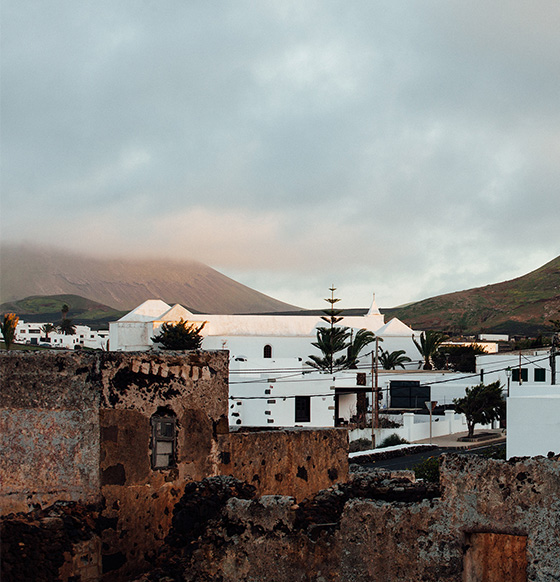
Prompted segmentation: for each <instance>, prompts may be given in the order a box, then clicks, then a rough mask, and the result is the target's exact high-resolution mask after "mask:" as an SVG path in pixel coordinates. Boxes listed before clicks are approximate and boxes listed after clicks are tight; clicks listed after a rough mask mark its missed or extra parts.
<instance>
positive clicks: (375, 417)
mask: <svg viewBox="0 0 560 582" xmlns="http://www.w3.org/2000/svg"><path fill="white" fill-rule="evenodd" d="M378 367H379V338H378V337H376V338H375V355H374V354H371V400H372V402H371V446H372V447H373V448H375V429H376V428H379V374H378Z"/></svg>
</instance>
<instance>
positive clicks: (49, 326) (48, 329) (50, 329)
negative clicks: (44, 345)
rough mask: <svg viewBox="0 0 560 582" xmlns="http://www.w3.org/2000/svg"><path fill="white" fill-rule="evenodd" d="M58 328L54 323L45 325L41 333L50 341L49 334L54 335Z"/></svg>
mask: <svg viewBox="0 0 560 582" xmlns="http://www.w3.org/2000/svg"><path fill="white" fill-rule="evenodd" d="M55 329H56V327H55V326H54V325H53V324H52V323H45V325H42V326H41V331H42V332H43V333H44V334H45V339H46V340H47V341H50V338H49V334H50V333H52V332H53V331H54V330H55Z"/></svg>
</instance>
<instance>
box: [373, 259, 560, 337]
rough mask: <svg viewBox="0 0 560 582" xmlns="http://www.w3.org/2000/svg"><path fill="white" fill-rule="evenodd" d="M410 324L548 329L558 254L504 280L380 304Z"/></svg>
mask: <svg viewBox="0 0 560 582" xmlns="http://www.w3.org/2000/svg"><path fill="white" fill-rule="evenodd" d="M382 312H383V313H385V314H386V315H389V316H391V317H398V318H399V319H401V320H402V321H403V322H405V323H406V324H407V325H409V326H411V327H413V328H415V329H431V330H438V331H445V332H450V333H454V334H465V333H467V334H473V333H480V332H486V333H490V332H493V333H508V334H510V335H516V334H519V335H531V334H538V333H544V332H548V331H551V330H552V326H551V324H550V323H549V322H550V320H551V319H560V256H558V257H556V258H555V259H552V261H549V262H548V263H546V264H545V265H543V266H542V267H539V268H538V269H535V270H534V271H531V272H530V273H527V274H526V275H522V276H521V277H516V278H514V279H511V280H509V281H503V282H501V283H494V284H491V285H485V286H483V287H475V288H472V289H467V290H465V291H455V292H453V293H446V294H443V295H437V296H435V297H430V298H428V299H423V300H422V301H416V302H414V303H410V304H407V305H404V306H400V307H395V308H391V309H383V310H382Z"/></svg>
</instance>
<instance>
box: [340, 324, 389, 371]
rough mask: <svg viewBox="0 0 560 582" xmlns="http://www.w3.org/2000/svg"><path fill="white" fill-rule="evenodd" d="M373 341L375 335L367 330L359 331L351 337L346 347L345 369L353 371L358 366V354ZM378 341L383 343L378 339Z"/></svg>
mask: <svg viewBox="0 0 560 582" xmlns="http://www.w3.org/2000/svg"><path fill="white" fill-rule="evenodd" d="M374 341H375V334H374V333H373V332H372V331H368V330H367V329H359V330H358V331H357V332H356V335H355V336H354V337H351V339H350V344H349V345H348V352H347V353H348V355H347V363H346V366H345V367H346V368H351V369H355V368H357V366H358V362H359V360H358V356H359V355H360V352H361V351H362V350H363V349H364V348H365V347H366V346H367V345H369V344H371V343H372V342H374ZM379 341H383V339H382V338H379Z"/></svg>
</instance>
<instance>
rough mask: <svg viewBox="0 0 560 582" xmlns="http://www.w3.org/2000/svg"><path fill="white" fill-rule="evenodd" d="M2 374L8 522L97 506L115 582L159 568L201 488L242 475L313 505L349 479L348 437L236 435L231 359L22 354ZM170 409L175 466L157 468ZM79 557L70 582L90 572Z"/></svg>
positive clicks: (339, 433)
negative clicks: (157, 437)
mask: <svg viewBox="0 0 560 582" xmlns="http://www.w3.org/2000/svg"><path fill="white" fill-rule="evenodd" d="M0 365H1V369H2V392H1V394H0V422H1V423H2V426H1V428H2V431H1V434H0V438H2V442H1V444H2V450H3V454H2V455H1V456H0V470H1V471H2V477H3V480H2V484H1V489H0V500H1V502H2V514H3V515H8V514H12V513H18V512H20V513H22V514H25V513H27V512H29V511H31V510H34V511H39V510H41V509H45V508H47V507H48V506H51V505H52V504H54V503H55V502H60V501H62V502H74V503H76V502H78V503H81V504H94V505H96V507H98V509H97V510H96V511H97V514H96V516H95V530H96V533H95V536H96V537H95V540H96V541H95V540H94V541H93V542H91V544H93V545H92V546H91V547H97V548H98V549H99V548H100V554H101V555H100V557H99V559H98V560H97V562H96V563H95V565H96V567H98V566H99V567H100V568H101V571H102V573H103V578H104V580H107V581H111V580H121V579H128V578H130V577H132V576H133V575H134V574H135V573H137V572H141V571H142V570H144V569H147V568H150V567H151V566H152V563H153V560H154V559H155V557H156V555H157V554H158V552H159V550H160V549H161V547H162V545H163V544H164V540H165V537H166V536H167V534H168V533H169V530H170V526H171V519H172V514H173V509H174V506H175V504H176V503H177V501H178V500H179V499H180V497H181V496H182V495H183V492H184V490H185V486H186V485H187V484H188V483H190V482H193V481H199V480H201V479H203V478H205V477H208V476H212V475H219V474H225V475H232V476H234V477H236V478H239V479H242V480H246V481H247V482H248V483H249V484H252V485H254V486H255V487H256V490H257V492H258V493H259V494H263V493H278V494H290V495H293V496H294V497H296V498H298V499H302V498H304V497H309V496H311V495H313V494H314V493H316V492H317V491H318V490H320V489H323V488H325V487H329V486H330V485H332V484H334V483H338V482H341V481H345V480H346V478H347V474H348V460H347V444H348V441H347V433H346V431H343V430H318V431H312V430H306V431H275V432H266V433H250V434H241V433H236V434H232V435H230V434H229V433H228V423H227V406H228V383H227V378H228V353H227V352H224V351H218V352H187V353H179V352H157V353H154V354H152V353H117V352H109V353H107V352H105V353H99V352H98V353H85V352H78V353H72V352H64V353H61V352H29V353H24V352H12V353H3V354H0ZM162 410H165V411H167V412H169V413H171V414H172V415H174V416H175V418H176V423H177V432H176V435H177V436H176V451H175V463H174V465H173V466H172V467H169V468H165V469H154V468H153V466H152V453H153V451H152V425H151V418H152V416H153V415H154V414H155V413H158V414H160V413H161V411H162ZM14 519H16V520H17V519H19V518H18V517H16V518H14ZM42 523H43V522H40V523H38V524H35V525H34V526H33V527H34V528H38V529H39V530H40V529H41V528H42V527H43V525H41V524H42ZM46 523H47V522H46ZM18 531H19V530H18ZM87 543H88V544H90V542H89V541H87ZM91 544H90V545H91ZM95 544H98V545H97V546H96V545H95ZM88 547H90V546H89V545H88ZM73 555H74V554H72V555H70V558H69V559H68V560H67V561H66V562H65V566H64V570H61V572H65V574H64V576H68V577H69V578H71V576H72V568H75V567H78V565H79V564H82V559H81V558H76V559H75V560H74V558H73V557H72V556H73ZM76 555H79V552H77V553H76ZM88 560H89V559H88ZM88 563H89V562H88ZM90 566H92V567H91V568H90V569H89V572H90V573H91V572H93V565H92V564H90ZM60 575H61V576H62V574H60ZM80 575H85V574H83V572H82V573H81V574H80ZM89 575H90V574H88V576H89Z"/></svg>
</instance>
